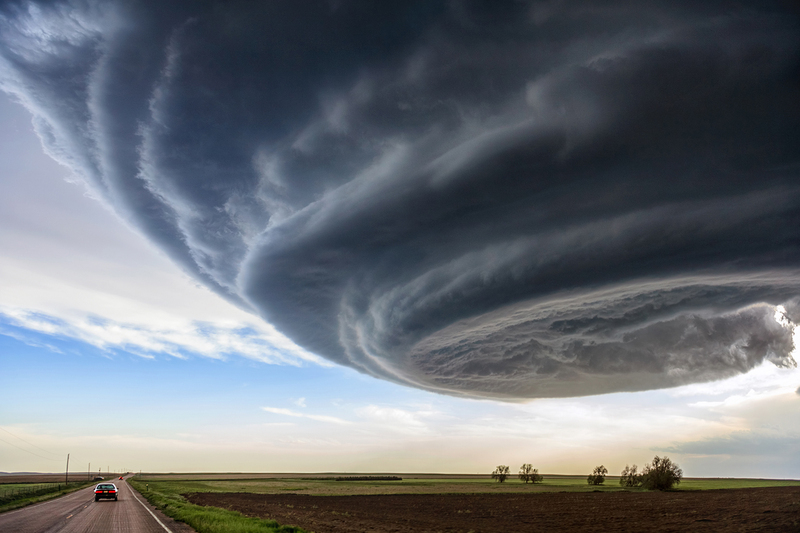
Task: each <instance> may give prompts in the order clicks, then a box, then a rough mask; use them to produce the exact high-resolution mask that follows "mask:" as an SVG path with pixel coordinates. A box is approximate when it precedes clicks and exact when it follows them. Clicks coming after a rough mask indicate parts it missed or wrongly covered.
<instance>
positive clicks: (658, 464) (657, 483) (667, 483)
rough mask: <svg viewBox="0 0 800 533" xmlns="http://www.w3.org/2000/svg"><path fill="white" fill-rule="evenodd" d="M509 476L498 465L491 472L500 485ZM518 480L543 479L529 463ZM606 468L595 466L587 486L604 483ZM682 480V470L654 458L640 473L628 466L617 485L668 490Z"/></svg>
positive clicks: (530, 481)
mask: <svg viewBox="0 0 800 533" xmlns="http://www.w3.org/2000/svg"><path fill="white" fill-rule="evenodd" d="M510 475H511V468H509V467H508V466H507V465H499V466H498V467H497V468H495V469H494V472H492V479H496V480H497V481H498V482H500V483H504V482H505V480H507V479H508V477H509V476H510ZM518 475H519V479H520V481H522V482H524V483H525V484H528V483H541V482H542V481H544V477H543V476H542V475H541V474H539V469H538V468H533V465H531V464H530V463H525V464H523V465H522V466H521V467H519V474H518ZM607 475H608V468H606V467H605V466H604V465H600V466H596V467H595V468H594V470H593V471H592V473H591V474H589V477H587V478H586V481H587V482H588V483H589V485H602V484H603V483H605V481H606V476H607ZM682 478H683V470H681V469H680V468H679V467H678V465H677V464H675V463H673V462H672V460H671V459H670V458H669V457H659V456H657V455H656V456H655V458H653V462H652V463H649V464H646V465H645V466H644V468H643V469H642V471H641V472H639V467H638V466H636V465H633V466H628V465H625V468H624V469H623V470H622V473H621V474H620V476H619V484H620V485H622V486H623V487H642V488H645V489H648V490H669V489H671V488H672V487H674V486H675V485H677V484H678V483H680V482H681V479H682Z"/></svg>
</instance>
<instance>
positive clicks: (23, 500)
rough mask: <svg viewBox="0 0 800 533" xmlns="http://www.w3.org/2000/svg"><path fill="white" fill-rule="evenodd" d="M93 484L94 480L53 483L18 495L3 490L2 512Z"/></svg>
mask: <svg viewBox="0 0 800 533" xmlns="http://www.w3.org/2000/svg"><path fill="white" fill-rule="evenodd" d="M93 484H94V481H84V482H77V483H69V484H64V483H51V484H48V485H50V486H48V487H44V488H42V489H41V490H36V491H33V492H29V493H27V494H20V495H18V496H16V497H15V496H14V495H13V494H11V493H10V492H8V491H2V495H3V497H2V498H0V513H4V512H6V511H13V510H14V509H19V508H20V507H27V506H28V505H33V504H34V503H39V502H43V501H46V500H52V499H53V498H58V497H59V496H63V495H65V494H69V493H70V492H75V491H76V490H80V489H82V488H84V487H88V486H90V485H93Z"/></svg>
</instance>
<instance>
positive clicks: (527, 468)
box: [492, 463, 544, 484]
mask: <svg viewBox="0 0 800 533" xmlns="http://www.w3.org/2000/svg"><path fill="white" fill-rule="evenodd" d="M510 475H511V468H509V467H508V466H506V465H499V466H498V467H497V468H495V469H494V472H492V479H496V480H497V481H499V482H500V483H503V482H504V481H505V480H506V479H508V476H510ZM518 475H519V479H520V481H524V482H525V483H526V484H527V483H541V482H542V481H544V477H543V476H542V475H541V474H540V473H539V469H538V468H534V467H533V465H531V464H530V463H525V464H524V465H522V466H521V467H519V474H518Z"/></svg>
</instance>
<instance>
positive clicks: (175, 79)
mask: <svg viewBox="0 0 800 533" xmlns="http://www.w3.org/2000/svg"><path fill="white" fill-rule="evenodd" d="M695 4H696V3H689V2H685V3H681V2H678V3H671V4H655V3H647V2H600V3H597V2H586V3H580V2H571V3H567V2H515V3H508V4H503V5H502V6H501V5H498V3H493V2H492V3H481V2H466V1H465V2H441V3H439V2H429V1H425V2H399V3H391V2H380V3H371V2H345V1H342V2H303V3H281V2H264V3H252V2H219V3H214V2H208V3H195V2H187V3H181V2H158V3H152V4H150V3H146V2H132V1H131V2H117V3H113V2H97V3H94V2H42V3H29V2H10V3H9V2H7V3H5V4H4V5H3V7H1V8H0V17H1V18H0V26H1V27H0V76H2V78H0V79H2V84H3V85H2V86H3V88H4V89H5V90H6V91H8V92H10V93H13V94H15V95H17V97H18V98H20V100H21V101H23V102H24V103H25V105H26V106H27V107H28V108H29V109H31V110H32V111H33V112H34V114H35V116H36V124H37V128H38V131H39V133H40V135H41V137H42V139H43V141H44V143H45V145H46V147H47V148H48V150H49V151H50V153H51V154H52V155H53V156H54V157H56V158H57V159H59V160H60V161H62V162H64V163H65V164H68V165H69V166H71V167H72V168H73V169H74V170H75V172H76V174H77V175H79V176H80V177H81V178H83V179H84V180H85V181H86V182H87V184H88V185H89V186H90V187H91V189H92V190H93V191H94V192H95V194H97V195H99V196H100V197H102V198H103V199H104V200H105V201H106V202H108V203H109V204H111V205H112V206H114V207H115V209H117V211H118V212H119V213H120V214H122V215H123V216H124V217H126V218H127V219H129V220H130V221H132V222H133V223H134V224H136V225H137V226H138V227H139V228H141V230H142V231H143V232H144V233H146V234H147V235H148V236H150V238H152V239H153V240H154V241H156V242H157V243H158V244H159V245H160V246H161V247H162V248H164V249H165V250H166V251H167V252H168V253H170V255H171V256H172V257H173V258H174V259H175V260H176V261H177V262H178V263H180V264H181V265H182V266H183V267H184V268H185V269H187V270H188V271H190V272H191V273H193V275H195V276H196V277H197V278H198V279H200V280H202V281H203V282H205V283H206V284H208V285H209V286H210V287H212V288H213V289H214V290H216V291H217V292H219V293H220V294H221V295H223V296H225V297H226V298H229V299H230V300H232V301H234V302H236V303H237V304H238V305H240V306H242V307H245V308H248V309H251V310H253V311H255V312H257V313H259V314H261V315H262V316H263V317H264V318H265V319H266V320H268V321H269V322H271V323H273V324H275V325H276V326H277V327H278V328H280V329H281V330H282V331H283V332H284V333H286V334H287V335H289V336H290V337H291V338H292V339H294V340H295V341H296V342H298V343H299V344H300V345H302V346H304V347H306V348H308V349H310V350H312V351H314V352H316V353H319V354H320V355H323V356H325V357H328V358H330V359H331V360H334V361H337V362H339V363H341V364H345V365H349V366H352V367H355V368H358V369H360V370H362V371H365V372H368V373H371V374H373V375H376V376H380V377H384V378H386V379H391V380H394V381H397V382H401V383H408V384H412V385H414V386H418V387H423V388H427V389H431V390H436V391H441V392H446V393H449V394H461V395H470V396H489V397H501V398H527V397H539V396H573V395H585V394H597V393H603V392H613V391H628V390H643V389H650V388H658V387H668V386H674V385H678V384H683V383H689V382H697V381H707V380H713V379H718V378H721V377H726V376H730V375H733V374H735V373H740V372H746V371H748V370H749V369H751V368H753V367H755V366H757V365H759V364H761V363H762V362H764V361H771V362H773V363H775V364H778V365H780V366H789V365H792V364H794V360H793V359H792V357H791V355H790V353H791V351H792V349H793V345H792V338H791V324H790V323H789V322H791V321H796V320H797V319H798V314H799V313H798V312H797V308H798V306H797V304H796V302H797V301H798V300H797V298H798V297H800V277H799V276H798V270H797V266H798V264H800V263H798V259H800V249H798V243H800V230H798V228H800V179H799V178H800V176H798V173H799V172H800V160H799V159H800V155H798V154H800V66H799V65H800V23H799V22H800V18H799V17H798V13H797V11H796V10H794V9H792V8H789V7H788V4H785V3H764V2H758V3H755V2H754V3H752V5H748V4H746V3H739V4H736V6H735V7H732V6H731V5H730V4H728V3H713V2H712V3H703V5H702V6H699V7H698V6H696V5H695ZM779 304H783V305H784V308H785V313H784V315H783V318H780V317H779V318H780V321H781V322H782V323H783V324H780V323H779V321H776V318H775V313H776V311H775V306H777V305H779ZM787 321H789V322H787ZM787 323H788V324H789V326H788V327H787V325H786V324H787Z"/></svg>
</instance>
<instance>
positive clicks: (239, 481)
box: [137, 474, 800, 496]
mask: <svg viewBox="0 0 800 533" xmlns="http://www.w3.org/2000/svg"><path fill="white" fill-rule="evenodd" d="M337 475H354V474H211V475H208V474H205V475H204V474H189V475H187V474H158V475H152V474H145V475H143V476H137V479H138V480H140V481H143V482H146V483H147V482H149V483H154V486H155V483H157V484H158V486H159V487H163V488H164V490H169V491H170V492H175V493H178V494H186V493H190V492H249V493H255V494H286V493H287V492H294V493H298V494H310V495H315V496H334V495H342V496H346V495H369V494H473V493H489V494H497V493H530V492H594V491H598V490H599V491H603V492H618V491H624V490H628V491H630V490H631V489H625V488H623V487H621V486H620V485H619V477H617V476H609V477H608V478H606V482H605V483H604V484H603V485H599V486H597V485H588V484H587V483H586V476H564V475H545V476H544V482H543V483H537V484H536V485H533V484H527V485H526V484H525V483H522V482H521V481H519V479H518V478H516V477H510V478H509V479H508V480H507V481H506V482H505V483H497V482H496V481H493V480H492V479H491V477H490V476H488V475H486V474H484V475H474V474H473V475H460V476H459V475H436V474H380V475H396V476H398V477H402V478H403V479H402V481H335V480H334V478H335V477H336V476H337ZM376 475H378V474H376ZM277 476H282V477H277ZM781 486H796V487H800V480H766V479H729V478H704V479H702V478H686V479H684V480H683V482H681V484H680V485H679V486H678V489H679V490H710V489H733V488H758V487H781ZM634 490H637V489H634ZM638 490H640V489H638Z"/></svg>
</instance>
